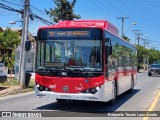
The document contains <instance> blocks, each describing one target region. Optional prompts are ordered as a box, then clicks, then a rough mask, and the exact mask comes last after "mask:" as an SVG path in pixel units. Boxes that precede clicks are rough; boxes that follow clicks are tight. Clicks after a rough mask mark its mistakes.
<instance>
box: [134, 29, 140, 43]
mask: <svg viewBox="0 0 160 120" xmlns="http://www.w3.org/2000/svg"><path fill="white" fill-rule="evenodd" d="M132 31H133V32H134V34H135V43H134V45H135V46H136V41H137V33H138V32H139V31H141V30H132Z"/></svg>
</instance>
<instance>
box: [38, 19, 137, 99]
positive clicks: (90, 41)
mask: <svg viewBox="0 0 160 120" xmlns="http://www.w3.org/2000/svg"><path fill="white" fill-rule="evenodd" d="M109 27H111V28H110V30H109ZM105 31H108V32H112V33H115V34H116V33H117V29H116V28H114V26H109V24H108V23H107V21H103V20H90V21H89V20H88V21H64V22H60V23H58V24H56V25H54V26H47V27H42V28H40V29H39V30H38V35H37V44H36V45H37V49H36V52H37V54H36V55H37V56H36V78H35V82H36V89H35V91H36V95H37V96H41V97H42V96H44V97H51V98H55V99H57V101H58V102H62V101H65V100H66V99H69V100H87V101H88V100H89V101H103V102H107V101H109V100H113V101H114V100H115V98H116V96H117V95H118V91H119V90H118V89H119V88H116V87H117V86H118V82H117V81H118V77H119V75H118V74H119V72H118V71H117V70H115V71H114V72H112V71H110V68H109V67H108V66H109V65H108V64H109V62H108V60H109V56H110V55H112V51H113V50H112V49H113V48H112V47H111V46H112V45H111V40H110V39H107V38H105ZM113 35H114V34H113ZM117 67H118V66H117ZM129 71H130V72H128V74H127V75H128V76H130V83H129V85H128V86H129V87H128V88H126V90H130V89H132V88H133V86H134V85H132V84H133V83H134V82H133V83H132V78H133V76H134V75H133V74H135V71H134V70H132V69H131V70H129ZM111 72H112V74H111ZM128 76H127V77H128ZM123 79H124V78H123ZM127 79H128V78H127ZM116 84H117V85H116Z"/></svg>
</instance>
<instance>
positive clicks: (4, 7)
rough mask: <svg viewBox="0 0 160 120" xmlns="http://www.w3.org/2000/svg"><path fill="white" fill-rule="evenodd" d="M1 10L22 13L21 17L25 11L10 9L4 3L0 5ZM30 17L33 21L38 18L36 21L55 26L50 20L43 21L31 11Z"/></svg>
mask: <svg viewBox="0 0 160 120" xmlns="http://www.w3.org/2000/svg"><path fill="white" fill-rule="evenodd" d="M0 8H3V9H6V10H9V11H12V12H17V13H20V14H21V15H23V10H17V9H14V8H12V7H9V6H7V5H5V4H2V3H0ZM29 16H30V18H31V20H33V18H36V19H38V20H40V21H42V22H44V23H45V24H47V25H51V24H53V23H52V22H50V21H48V20H45V19H43V18H42V17H40V16H38V15H36V14H34V13H32V12H31V11H30V15H29Z"/></svg>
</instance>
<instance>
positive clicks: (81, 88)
mask: <svg viewBox="0 0 160 120" xmlns="http://www.w3.org/2000/svg"><path fill="white" fill-rule="evenodd" d="M75 90H83V85H82V84H80V86H79V87H75Z"/></svg>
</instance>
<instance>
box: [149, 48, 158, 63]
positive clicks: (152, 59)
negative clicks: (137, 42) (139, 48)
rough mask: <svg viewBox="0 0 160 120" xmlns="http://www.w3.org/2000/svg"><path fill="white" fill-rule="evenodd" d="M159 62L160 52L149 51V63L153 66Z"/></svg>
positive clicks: (152, 49)
mask: <svg viewBox="0 0 160 120" xmlns="http://www.w3.org/2000/svg"><path fill="white" fill-rule="evenodd" d="M158 60H160V51H158V50H155V49H154V48H151V49H150V50H149V63H150V64H152V63H154V62H156V61H158Z"/></svg>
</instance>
